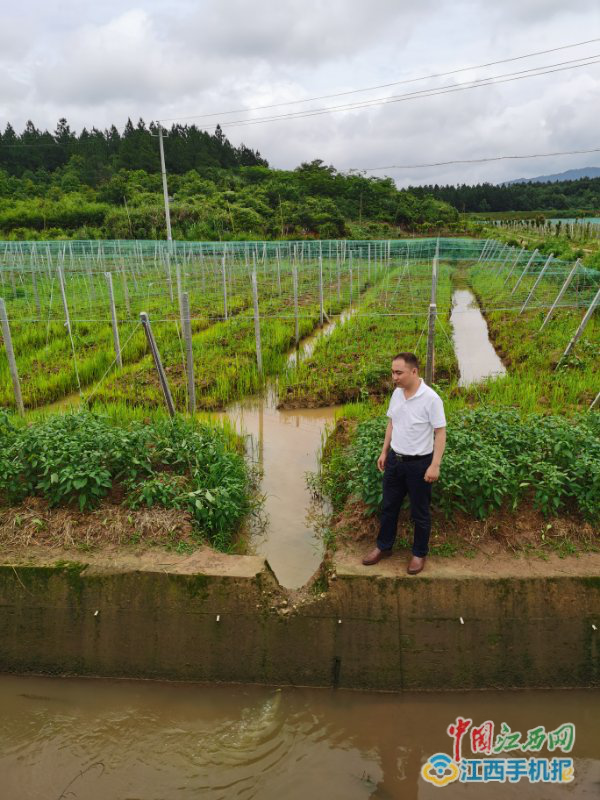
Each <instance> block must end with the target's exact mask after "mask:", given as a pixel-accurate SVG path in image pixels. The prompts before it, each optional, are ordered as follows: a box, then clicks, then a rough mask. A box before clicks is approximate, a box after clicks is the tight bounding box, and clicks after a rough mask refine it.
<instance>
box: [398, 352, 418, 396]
mask: <svg viewBox="0 0 600 800" xmlns="http://www.w3.org/2000/svg"><path fill="white" fill-rule="evenodd" d="M416 374H417V370H416V369H415V368H414V367H412V368H411V367H409V366H408V364H407V363H406V361H405V360H404V359H403V358H397V359H396V360H395V361H392V381H393V383H394V386H398V387H399V388H400V389H406V388H407V387H409V386H410V384H411V383H412V382H413V381H414V379H415V375H416Z"/></svg>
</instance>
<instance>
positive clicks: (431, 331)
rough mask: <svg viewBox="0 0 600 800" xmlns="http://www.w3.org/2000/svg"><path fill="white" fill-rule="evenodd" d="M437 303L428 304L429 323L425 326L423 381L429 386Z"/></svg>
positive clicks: (433, 355) (431, 372) (433, 351)
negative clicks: (425, 349)
mask: <svg viewBox="0 0 600 800" xmlns="http://www.w3.org/2000/svg"><path fill="white" fill-rule="evenodd" d="M436 314H437V305H436V304H435V303H430V304H429V324H428V328H427V363H426V366H425V383H426V384H427V385H428V386H430V385H431V383H432V381H433V360H434V358H435V318H436Z"/></svg>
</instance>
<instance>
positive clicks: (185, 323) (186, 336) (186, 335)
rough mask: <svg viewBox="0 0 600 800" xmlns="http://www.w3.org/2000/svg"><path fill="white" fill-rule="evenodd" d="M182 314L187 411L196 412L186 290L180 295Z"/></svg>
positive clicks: (192, 355)
mask: <svg viewBox="0 0 600 800" xmlns="http://www.w3.org/2000/svg"><path fill="white" fill-rule="evenodd" d="M181 310H182V316H183V338H184V340H185V361H186V373H187V385H188V411H189V412H190V414H195V413H196V383H195V381H194V351H193V349H192V325H191V322H190V297H189V295H188V293H187V292H183V293H182V295H181Z"/></svg>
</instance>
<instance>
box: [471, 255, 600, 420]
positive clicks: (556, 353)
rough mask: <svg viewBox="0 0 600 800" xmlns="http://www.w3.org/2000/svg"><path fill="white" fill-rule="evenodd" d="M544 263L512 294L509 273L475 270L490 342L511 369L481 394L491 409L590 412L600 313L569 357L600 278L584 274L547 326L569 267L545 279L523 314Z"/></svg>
mask: <svg viewBox="0 0 600 800" xmlns="http://www.w3.org/2000/svg"><path fill="white" fill-rule="evenodd" d="M544 260H545V259H544ZM543 263H544V262H543V261H540V264H539V265H538V266H537V269H536V270H535V271H532V274H531V275H527V276H526V277H525V278H524V279H523V280H522V281H521V283H520V284H519V286H518V287H517V290H516V292H515V294H512V289H513V288H514V286H515V284H516V281H517V277H514V276H511V277H510V278H509V280H508V282H507V277H508V270H507V269H504V270H500V271H499V272H497V273H496V274H490V272H489V271H486V270H485V269H484V268H482V267H481V266H478V267H475V268H473V269H472V270H471V274H470V278H469V279H470V283H471V286H472V288H473V290H474V292H475V294H476V296H477V299H478V301H479V303H480V305H481V307H482V308H483V310H484V313H485V316H486V319H487V323H488V329H489V333H490V338H491V340H492V342H493V344H494V346H495V347H496V350H497V351H498V352H499V354H500V355H501V357H502V358H503V360H504V363H505V364H506V366H507V368H508V375H507V376H506V377H504V378H500V379H498V380H494V381H490V382H487V383H485V384H483V385H482V386H480V387H477V389H473V390H471V391H470V392H467V394H468V395H469V396H470V397H473V396H474V393H475V392H477V393H478V396H479V398H480V399H483V401H484V402H486V403H488V404H490V405H513V406H517V407H518V408H520V409H521V410H523V411H527V412H534V411H541V412H551V413H555V414H565V413H566V414H573V413H576V412H577V411H583V410H585V409H587V408H589V406H590V404H591V403H592V401H593V400H594V398H595V396H596V394H597V393H598V390H599V389H600V317H599V312H598V311H597V312H595V313H594V314H593V315H592V317H591V319H590V321H589V323H588V324H587V327H586V328H585V330H584V332H583V334H582V337H581V339H580V340H579V342H578V343H577V344H576V346H575V347H574V349H573V351H572V352H571V353H570V354H569V356H568V357H567V358H566V359H564V360H561V358H562V355H563V353H564V351H565V348H566V347H567V345H568V344H569V342H570V340H571V338H572V337H573V335H574V333H575V331H576V330H577V328H578V326H579V323H580V322H581V320H582V318H583V316H584V314H585V311H586V309H587V307H588V306H589V304H590V302H591V301H592V299H593V297H594V294H595V292H596V291H597V290H598V287H599V286H600V280H599V279H600V274H598V277H596V275H595V274H594V273H590V272H587V271H585V270H583V271H582V276H581V278H580V279H579V280H574V281H573V283H572V285H571V286H570V287H569V290H568V293H567V294H566V295H565V297H564V298H563V300H562V301H561V304H560V306H559V307H557V309H556V311H555V312H554V314H553V315H552V317H551V318H550V320H549V321H548V322H547V323H546V325H545V326H544V328H543V330H541V331H540V327H541V326H542V323H543V322H544V319H545V317H546V315H547V313H548V310H549V308H550V306H551V305H552V302H553V301H554V299H555V298H556V296H557V294H558V292H559V290H560V288H561V285H562V284H563V282H564V280H565V278H566V277H567V274H568V270H566V269H565V267H561V268H560V269H556V270H555V271H554V273H553V274H552V273H551V274H550V275H548V276H547V277H544V278H543V279H542V281H541V282H540V283H539V284H538V286H537V287H536V288H535V291H534V294H533V296H532V298H531V300H530V303H529V305H528V307H527V308H526V309H525V311H523V313H520V309H521V308H522V307H523V304H524V303H525V301H526V300H527V298H528V296H529V293H530V292H531V290H532V289H534V284H535V281H536V279H537V277H538V274H539V271H540V269H541V265H542V264H543Z"/></svg>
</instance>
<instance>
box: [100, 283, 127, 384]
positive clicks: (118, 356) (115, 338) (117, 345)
mask: <svg viewBox="0 0 600 800" xmlns="http://www.w3.org/2000/svg"><path fill="white" fill-rule="evenodd" d="M104 275H105V277H106V283H107V284H108V301H109V303H110V318H111V320H112V331H113V342H114V344H115V357H116V361H117V366H118V367H119V369H122V367H123V360H122V358H121V342H120V339H119V325H118V322H117V310H116V308H115V295H114V292H113V282H112V275H111V274H110V272H105V273H104Z"/></svg>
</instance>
